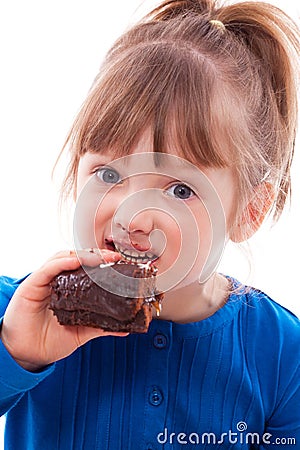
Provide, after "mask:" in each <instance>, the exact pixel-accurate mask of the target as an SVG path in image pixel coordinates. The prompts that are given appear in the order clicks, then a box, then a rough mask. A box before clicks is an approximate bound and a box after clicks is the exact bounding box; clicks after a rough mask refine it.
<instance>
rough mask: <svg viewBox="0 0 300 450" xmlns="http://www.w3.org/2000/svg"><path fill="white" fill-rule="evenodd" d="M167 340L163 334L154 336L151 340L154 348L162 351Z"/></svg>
mask: <svg viewBox="0 0 300 450" xmlns="http://www.w3.org/2000/svg"><path fill="white" fill-rule="evenodd" d="M167 343H168V341H167V338H166V336H165V335H164V334H156V335H155V336H154V339H153V344H154V347H155V348H158V349H162V348H166V346H167Z"/></svg>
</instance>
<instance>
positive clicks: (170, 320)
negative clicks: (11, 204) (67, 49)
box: [0, 0, 300, 450]
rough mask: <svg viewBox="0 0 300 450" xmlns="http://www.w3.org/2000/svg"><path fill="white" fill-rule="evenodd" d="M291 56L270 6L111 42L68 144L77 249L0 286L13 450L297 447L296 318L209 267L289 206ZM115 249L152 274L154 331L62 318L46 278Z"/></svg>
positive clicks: (171, 11)
mask: <svg viewBox="0 0 300 450" xmlns="http://www.w3.org/2000/svg"><path fill="white" fill-rule="evenodd" d="M298 52H299V33H298V30H297V28H296V26H295V25H294V23H293V22H292V21H291V19H289V18H288V17H287V16H286V15H285V14H284V13H283V12H281V11H280V10H278V9H277V8H275V7H273V6H271V5H268V4H265V3H256V2H249V3H248V2H247V3H246V2H245V3H238V4H234V5H229V6H220V5H218V4H216V3H214V2H213V1H212V0H166V1H165V2H163V3H162V4H161V5H160V6H158V7H157V8H156V9H155V10H154V11H152V12H151V13H150V14H149V15H147V16H146V17H145V18H144V19H143V20H142V21H141V22H140V23H138V24H137V25H136V26H134V27H133V28H132V29H130V30H129V31H128V32H126V33H125V34H124V35H122V36H121V37H120V39H119V40H118V41H117V42H116V43H115V44H114V46H113V47H112V48H111V50H110V51H109V53H108V55H107V57H106V59H105V61H104V63H103V65H102V67H101V70H100V72H99V74H98V76H97V78H96V80H95V82H94V84H93V86H92V88H91V90H90V92H89V95H88V98H87V99H86V101H85V102H84V104H83V107H82V109H81V111H80V113H79V115H78V117H77V119H76V121H75V123H74V126H73V128H72V130H71V132H70V134H69V137H68V140H67V144H68V146H69V148H70V155H71V160H70V165H69V169H68V172H67V175H66V178H65V183H64V194H65V195H72V196H73V198H74V199H75V200H76V205H77V206H76V212H75V221H74V225H75V226H74V231H75V243H76V247H77V252H75V251H73V250H66V251H62V252H60V253H58V254H56V255H54V256H53V257H51V258H50V259H49V260H48V261H47V262H45V263H44V264H43V265H42V267H41V268H40V269H39V270H37V271H36V272H33V273H32V274H31V275H29V276H28V277H25V278H24V279H22V280H14V279H11V278H8V277H1V279H0V300H1V303H0V307H1V312H2V315H3V318H2V328H1V343H0V344H1V345H0V355H1V356H0V357H1V366H0V405H1V412H2V414H4V413H7V420H6V434H5V440H6V448H7V449H14V450H18V449H20V450H24V449H25V448H26V449H36V450H37V449H45V450H46V449H49V450H54V449H62V450H67V449H70V450H71V449H86V450H91V449H101V450H104V449H113V450H115V449H120V450H124V449H139V450H142V449H145V450H147V449H162V448H164V449H171V448H172V449H173V448H174V449H175V448H181V447H182V446H184V447H185V448H201V449H204V448H222V449H223V448H224V449H229V448H239V449H260V450H262V449H268V448H270V445H276V448H291V446H294V447H293V448H298V447H299V445H300V408H299V405H300V366H299V361H300V324H299V320H298V319H297V318H296V317H295V316H294V315H293V314H292V313H290V312H289V311H287V310H286V309H284V308H283V307H281V306H280V305H278V304H277V303H276V302H274V301H273V300H271V299H270V298H269V297H268V296H267V295H265V294H264V293H262V292H260V291H258V290H257V289H254V288H251V287H248V286H243V285H242V284H241V283H239V282H238V281H237V280H235V279H233V278H231V277H229V276H224V275H222V274H220V273H218V272H217V271H216V267H217V265H218V262H219V260H220V257H221V255H222V250H223V248H224V245H225V244H226V242H227V241H228V240H232V241H234V242H241V241H244V240H247V239H248V238H249V237H251V236H252V235H253V234H254V233H255V232H256V230H257V229H258V228H259V226H260V225H261V223H262V221H263V220H264V218H265V217H266V215H267V214H270V215H273V217H274V219H275V220H277V219H278V218H279V216H280V214H281V212H282V210H283V207H284V205H285V203H286V200H287V198H288V195H289V192H290V167H291V162H292V157H293V149H294V142H295V130H296V123H297V92H296V84H297V75H298V72H297V70H298V69H297V64H296V62H297V58H298ZM88 247H92V248H93V251H92V252H91V251H89V250H85V248H88ZM119 259H127V260H129V261H131V262H148V261H152V263H153V264H155V266H156V267H157V268H158V285H159V288H160V289H161V290H162V291H164V295H165V297H164V300H163V304H162V312H161V315H160V316H159V317H154V319H153V321H152V322H151V324H150V328H149V331H148V333H146V334H142V335H138V334H131V335H128V334H125V333H108V332H103V331H102V330H98V329H93V328H88V327H75V326H74V327H65V326H61V325H59V324H58V322H57V320H56V318H55V317H54V316H53V314H52V312H51V311H50V310H49V308H48V305H49V293H50V283H51V280H52V279H53V277H54V276H56V275H57V274H59V273H60V272H62V271H63V270H72V269H76V268H78V267H79V266H80V264H84V265H90V266H96V265H98V264H99V263H101V262H103V260H105V261H107V262H113V261H117V260H119ZM297 446H298V447H297Z"/></svg>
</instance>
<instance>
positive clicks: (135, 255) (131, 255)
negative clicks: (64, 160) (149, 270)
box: [105, 239, 158, 264]
mask: <svg viewBox="0 0 300 450" xmlns="http://www.w3.org/2000/svg"><path fill="white" fill-rule="evenodd" d="M105 246H106V248H107V249H108V250H111V251H114V252H118V253H120V255H121V256H122V259H124V260H125V261H128V262H131V263H135V264H146V263H149V262H153V261H155V260H157V259H158V256H157V255H155V254H154V253H152V252H150V251H140V250H137V249H135V248H133V247H132V246H131V247H129V246H125V245H122V244H121V243H120V242H114V241H113V240H112V239H105Z"/></svg>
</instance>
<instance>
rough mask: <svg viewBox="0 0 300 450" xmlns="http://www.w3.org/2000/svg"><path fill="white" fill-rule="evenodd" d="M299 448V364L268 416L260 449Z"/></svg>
mask: <svg viewBox="0 0 300 450" xmlns="http://www.w3.org/2000/svg"><path fill="white" fill-rule="evenodd" d="M272 446H274V447H275V448H276V449H291V448H300V365H299V364H298V366H297V368H296V370H295V372H294V374H293V375H292V377H291V379H290V381H289V383H288V385H287V388H286V390H285V392H284V393H283V395H282V397H281V398H279V399H278V404H277V407H276V409H275V411H274V413H273V415H272V416H271V417H270V418H269V420H268V423H267V427H266V430H265V433H264V435H263V438H262V446H261V447H260V449H261V450H262V449H264V450H265V449H270V448H271V447H272Z"/></svg>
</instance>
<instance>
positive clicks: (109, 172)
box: [96, 167, 121, 184]
mask: <svg viewBox="0 0 300 450" xmlns="http://www.w3.org/2000/svg"><path fill="white" fill-rule="evenodd" d="M96 175H97V177H98V178H100V180H101V181H103V182H104V183H110V184H116V183H119V182H120V180H121V177H120V175H119V173H118V172H117V171H116V170H114V169H110V168H109V167H102V168H101V169H98V170H97V172H96Z"/></svg>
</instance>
